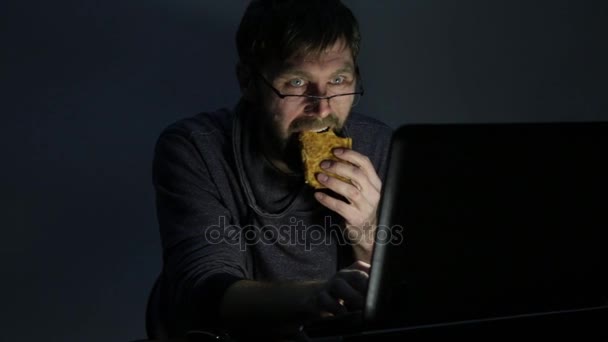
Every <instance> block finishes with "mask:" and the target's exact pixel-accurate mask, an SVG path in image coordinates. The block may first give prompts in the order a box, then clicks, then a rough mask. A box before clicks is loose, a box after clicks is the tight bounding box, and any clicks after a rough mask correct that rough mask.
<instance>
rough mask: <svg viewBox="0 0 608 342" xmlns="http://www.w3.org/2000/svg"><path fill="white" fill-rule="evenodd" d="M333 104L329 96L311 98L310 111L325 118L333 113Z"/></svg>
mask: <svg viewBox="0 0 608 342" xmlns="http://www.w3.org/2000/svg"><path fill="white" fill-rule="evenodd" d="M331 111H332V110H331V104H330V103H329V99H328V98H314V99H311V103H310V105H309V110H308V112H309V113H311V114H315V115H317V116H319V117H320V118H325V117H327V116H328V115H329V114H331Z"/></svg>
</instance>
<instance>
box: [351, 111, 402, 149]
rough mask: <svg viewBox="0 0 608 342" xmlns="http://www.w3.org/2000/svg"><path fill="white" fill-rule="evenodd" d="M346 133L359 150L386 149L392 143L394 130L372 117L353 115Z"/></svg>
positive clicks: (359, 114)
mask: <svg viewBox="0 0 608 342" xmlns="http://www.w3.org/2000/svg"><path fill="white" fill-rule="evenodd" d="M345 127H346V131H347V134H348V135H349V136H351V137H352V138H353V145H356V146H358V148H362V149H366V148H365V147H385V146H387V145H388V144H389V143H390V139H391V137H392V134H393V129H392V128H391V127H390V126H388V125H387V124H385V123H384V122H382V121H380V120H378V119H375V118H373V117H371V116H368V115H365V114H361V113H352V114H351V115H350V117H349V118H348V120H347V122H346V124H345Z"/></svg>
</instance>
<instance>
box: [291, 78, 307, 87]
mask: <svg viewBox="0 0 608 342" xmlns="http://www.w3.org/2000/svg"><path fill="white" fill-rule="evenodd" d="M289 85H290V86H292V87H301V86H303V85H304V80H303V79H301V78H294V79H293V80H291V81H289Z"/></svg>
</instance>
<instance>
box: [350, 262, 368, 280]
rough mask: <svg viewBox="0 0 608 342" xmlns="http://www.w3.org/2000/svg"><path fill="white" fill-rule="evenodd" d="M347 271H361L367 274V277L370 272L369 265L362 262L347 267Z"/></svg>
mask: <svg viewBox="0 0 608 342" xmlns="http://www.w3.org/2000/svg"><path fill="white" fill-rule="evenodd" d="M347 269H349V270H359V271H363V272H365V273H367V275H368V276H369V271H370V270H371V265H370V264H368V263H366V262H364V261H361V260H357V261H355V262H354V263H353V264H352V265H350V266H348V267H347Z"/></svg>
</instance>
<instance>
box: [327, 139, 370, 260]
mask: <svg viewBox="0 0 608 342" xmlns="http://www.w3.org/2000/svg"><path fill="white" fill-rule="evenodd" d="M334 155H335V156H336V157H338V158H339V159H341V161H339V162H336V161H331V160H326V161H323V162H322V163H321V167H322V168H323V169H325V170H327V171H329V172H331V173H334V174H336V175H339V176H342V177H344V178H347V179H350V180H351V183H348V182H344V181H342V180H340V179H338V178H336V177H331V176H328V175H326V174H324V173H319V174H318V175H317V179H318V180H319V182H320V183H321V184H324V185H325V186H327V187H328V188H329V189H331V190H332V191H334V192H335V193H337V194H340V195H342V196H344V198H346V199H347V200H348V202H344V201H342V200H339V199H337V198H334V197H332V196H329V195H326V194H324V193H321V192H316V193H315V197H316V199H317V200H318V201H319V202H320V203H321V204H322V205H324V206H325V207H327V208H329V209H331V210H333V211H335V212H336V213H338V214H340V215H341V216H342V217H343V218H344V221H345V229H346V233H347V234H346V236H347V237H349V238H351V243H353V251H354V254H355V258H356V259H357V260H361V261H364V262H365V263H370V261H371V257H372V250H373V246H374V238H375V231H376V226H377V210H378V204H379V202H380V192H381V189H382V181H381V180H380V177H379V176H378V174H377V173H376V170H375V169H374V166H373V165H372V163H371V161H370V159H369V158H368V157H367V156H364V155H362V154H360V153H358V152H356V151H354V150H349V149H341V148H340V149H335V150H334ZM353 238H354V239H353Z"/></svg>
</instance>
